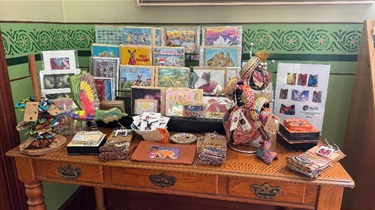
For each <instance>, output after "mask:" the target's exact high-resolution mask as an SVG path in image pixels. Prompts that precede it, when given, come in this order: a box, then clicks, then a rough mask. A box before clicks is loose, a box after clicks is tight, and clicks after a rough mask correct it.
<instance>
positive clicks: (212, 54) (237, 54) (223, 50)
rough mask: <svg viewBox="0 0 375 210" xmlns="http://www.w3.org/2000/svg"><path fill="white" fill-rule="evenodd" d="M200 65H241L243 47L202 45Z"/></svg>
mask: <svg viewBox="0 0 375 210" xmlns="http://www.w3.org/2000/svg"><path fill="white" fill-rule="evenodd" d="M200 58H201V59H200V60H199V63H200V64H199V65H200V66H209V67H240V66H241V47H239V46H230V47H213V46H202V47H201V52H200Z"/></svg>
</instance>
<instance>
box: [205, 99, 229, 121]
mask: <svg viewBox="0 0 375 210" xmlns="http://www.w3.org/2000/svg"><path fill="white" fill-rule="evenodd" d="M203 103H205V104H206V113H205V114H206V118H211V119H223V117H224V115H225V113H227V112H228V110H229V109H230V108H231V107H233V106H234V102H233V101H232V100H230V99H229V98H227V97H216V96H203Z"/></svg>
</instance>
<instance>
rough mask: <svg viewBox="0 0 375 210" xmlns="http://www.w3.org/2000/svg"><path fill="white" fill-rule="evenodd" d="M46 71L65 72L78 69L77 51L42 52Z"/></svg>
mask: <svg viewBox="0 0 375 210" xmlns="http://www.w3.org/2000/svg"><path fill="white" fill-rule="evenodd" d="M41 56H42V60H43V69H44V70H64V69H76V68H78V62H77V51H75V50H54V51H42V55H41Z"/></svg>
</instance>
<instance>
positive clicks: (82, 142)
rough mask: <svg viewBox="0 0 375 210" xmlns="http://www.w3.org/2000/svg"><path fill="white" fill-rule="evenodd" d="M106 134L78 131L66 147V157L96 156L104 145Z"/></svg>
mask: <svg viewBox="0 0 375 210" xmlns="http://www.w3.org/2000/svg"><path fill="white" fill-rule="evenodd" d="M105 139H106V134H104V133H102V132H100V131H80V132H78V133H76V134H75V135H74V137H73V138H72V141H71V142H69V143H68V145H67V146H66V148H67V153H68V155H97V154H99V153H100V152H99V147H101V146H102V145H103V144H104V143H105Z"/></svg>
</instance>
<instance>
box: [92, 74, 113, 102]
mask: <svg viewBox="0 0 375 210" xmlns="http://www.w3.org/2000/svg"><path fill="white" fill-rule="evenodd" d="M93 78H94V81H95V87H96V92H97V93H98V98H99V101H113V100H115V98H116V97H115V80H114V78H107V77H93Z"/></svg>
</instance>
